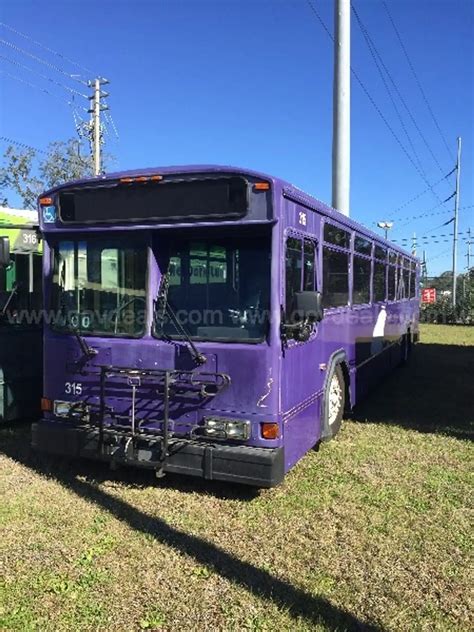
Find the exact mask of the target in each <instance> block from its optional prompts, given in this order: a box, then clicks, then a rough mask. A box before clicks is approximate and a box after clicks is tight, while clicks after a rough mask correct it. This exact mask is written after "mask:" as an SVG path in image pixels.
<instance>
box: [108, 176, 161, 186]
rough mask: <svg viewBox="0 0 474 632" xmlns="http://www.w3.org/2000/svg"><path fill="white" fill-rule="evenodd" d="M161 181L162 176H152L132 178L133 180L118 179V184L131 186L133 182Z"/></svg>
mask: <svg viewBox="0 0 474 632" xmlns="http://www.w3.org/2000/svg"><path fill="white" fill-rule="evenodd" d="M160 180H163V176H160V175H158V174H155V175H153V176H134V177H133V178H128V177H127V178H120V180H119V182H120V183H121V184H132V183H133V182H141V183H145V182H159V181H160Z"/></svg>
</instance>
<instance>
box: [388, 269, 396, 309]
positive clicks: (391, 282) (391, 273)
mask: <svg viewBox="0 0 474 632" xmlns="http://www.w3.org/2000/svg"><path fill="white" fill-rule="evenodd" d="M395 272H396V267H395V266H388V281H387V285H388V300H389V301H394V300H395V296H396V294H395Z"/></svg>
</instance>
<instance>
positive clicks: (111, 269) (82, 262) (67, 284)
mask: <svg viewBox="0 0 474 632" xmlns="http://www.w3.org/2000/svg"><path fill="white" fill-rule="evenodd" d="M52 308H53V312H54V321H53V323H52V324H53V327H54V328H55V329H59V330H62V331H69V332H74V331H76V332H82V333H85V334H97V335H109V336H134V337H135V336H140V335H142V334H143V333H144V329H145V313H146V309H145V308H146V247H145V244H142V243H141V244H137V243H128V244H126V243H125V240H124V239H95V238H89V239H79V240H70V239H68V240H64V241H59V242H58V243H57V245H56V247H55V248H54V271H53V292H52Z"/></svg>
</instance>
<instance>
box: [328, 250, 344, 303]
mask: <svg viewBox="0 0 474 632" xmlns="http://www.w3.org/2000/svg"><path fill="white" fill-rule="evenodd" d="M323 299H324V306H325V307H340V306H345V305H347V304H348V302H349V255H348V254H347V253H345V252H338V251H336V250H329V249H328V248H324V257H323Z"/></svg>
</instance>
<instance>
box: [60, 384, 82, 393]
mask: <svg viewBox="0 0 474 632" xmlns="http://www.w3.org/2000/svg"><path fill="white" fill-rule="evenodd" d="M64 392H65V393H66V395H81V394H82V384H81V383H80V382H66V384H65V385H64Z"/></svg>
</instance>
